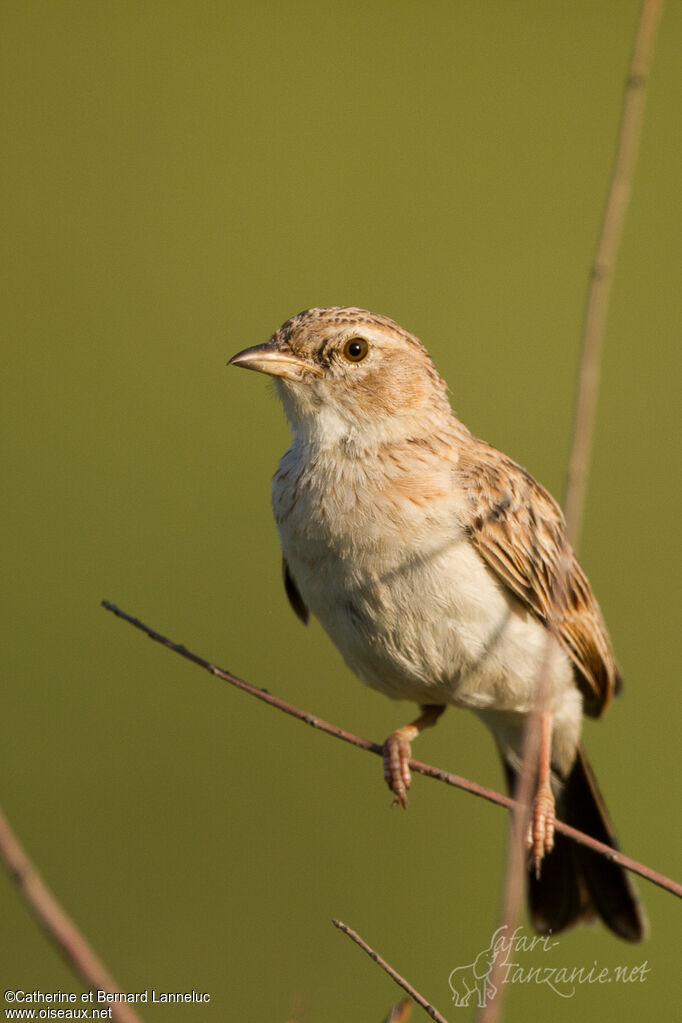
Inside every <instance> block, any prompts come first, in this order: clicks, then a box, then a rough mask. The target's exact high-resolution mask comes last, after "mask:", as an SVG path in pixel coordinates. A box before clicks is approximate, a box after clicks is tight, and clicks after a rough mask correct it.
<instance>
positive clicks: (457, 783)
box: [102, 600, 682, 898]
mask: <svg viewBox="0 0 682 1023" xmlns="http://www.w3.org/2000/svg"><path fill="white" fill-rule="evenodd" d="M102 607H104V608H106V610H107V611H111V612H112V614H115V615H116V617H117V618H122V619H123V620H124V621H126V622H128V623H129V624H130V625H133V626H134V627H135V628H136V629H139V630H140V631H141V632H144V633H145V635H147V636H149V638H150V639H153V640H154V641H155V642H157V643H161V645H162V646H165V647H167V649H168V650H172V651H173V652H174V653H176V654H180V656H181V657H185V658H187V660H189V661H192V662H193V663H194V664H198V665H199V667H200V668H204V669H205V670H206V671H208V672H210V673H211V675H215V677H216V678H219V679H222V681H223V682H229V683H230V685H233V686H236V687H237V688H238V689H241V690H243V691H244V692H245V693H249V694H250V695H251V696H255V697H256V699H257V700H262V701H263V702H264V703H267V704H269V705H270V706H271V707H276V708H277V709H278V710H281V711H283V712H284V713H285V714H289V715H291V716H292V717H294V718H297V719H298V720H299V721H303V722H304V723H305V724H307V725H310V726H311V727H312V728H316V729H317V730H318V731H320V732H326V733H327V735H333V736H335V738H337V739H342V740H343V742H348V743H350V745H351V746H356V747H357V748H358V749H362V750H366V751H367V752H368V753H374V754H376V755H377V756H381V755H382V746H381V745H379V744H378V743H376V742H370V741H369V739H363V738H361V737H360V736H359V735H355V734H354V733H353V732H347V731H346V730H345V729H343V728H339V727H338V726H337V725H332V724H330V723H329V722H328V721H324V720H323V719H322V718H319V717H317V716H316V715H315V714H311V713H310V712H309V711H306V710H301V709H300V708H299V707H295V706H294V705H293V704H291V703H287V702H286V701H285V700H282V699H280V698H279V697H278V696H273V695H272V694H271V693H269V692H268V691H267V689H259V688H257V686H252V685H250V684H249V683H248V682H244V681H243V680H242V679H240V678H237V676H236V675H233V674H231V672H229V671H225V670H224V669H223V668H218V667H217V666H216V665H215V664H212V663H211V662H210V661H207V660H206V658H204V657H200V656H199V654H195V653H193V652H192V651H191V650H188V649H187V647H185V646H184V645H183V644H182V643H174V642H173V641H172V640H170V639H168V638H167V637H166V636H164V635H162V634H161V633H160V632H157V631H156V629H152V628H150V626H148V625H145V624H144V622H141V621H140V619H139V618H134V617H133V616H132V615H129V614H127V612H125V611H122V610H121V608H120V607H117V606H116V604H112V603H111V602H110V601H108V600H103V601H102ZM410 770H412V771H413V772H414V773H415V774H422V775H424V776H425V777H427V778H435V779H437V780H438V781H442V782H445V784H446V785H452V786H454V787H455V788H458V789H463V790H464V791H465V792H471V793H472V794H473V795H475V796H480V797H481V798H483V799H487V800H488V801H489V802H491V803H497V804H498V806H504V807H506V808H507V809H508V810H509V809H512V808H513V807H515V806H517V803H516V801H515V800H513V799H510V797H509V796H504V795H502V793H501V792H495V791H494V790H493V789H489V788H486V786H485V785H479V784H478V782H475V781H469V779H468V778H463V777H461V775H457V774H451V773H450V772H449V771H444V770H443V769H442V768H440V767H433V766H432V765H431V764H424V763H422V762H421V761H420V760H410ZM556 830H557V831H560V832H561V833H562V834H564V835H566V836H568V838H571V839H573V841H574V842H579V843H580V844H581V845H584V846H587V848H588V849H592V850H594V852H596V853H599V854H600V855H601V856H605V857H606V858H607V859H609V860H613V862H614V863H620V865H621V866H623V867H625V868H626V869H627V870H632V871H633V872H634V873H635V874H639V875H640V877H644V878H646V880H647V881H651V882H653V884H657V885H658V886H659V887H660V888H665V890H666V891H669V892H671V893H672V894H673V895H677V897H678V898H682V885H681V884H678V883H677V882H676V881H672V880H671V879H670V878H669V877H665V876H664V875H663V874H661V873H659V872H658V871H656V870H652V869H651V868H650V867H646V866H644V864H642V863H638V862H637V861H636V860H633V859H631V858H630V857H629V856H624V855H623V853H621V852H618V851H617V850H616V849H612V848H611V846H609V845H604V843H603V842H598V841H597V839H596V838H592V837H591V836H590V835H585V834H583V832H582V831H578V830H577V829H576V828H572V827H571V826H570V825H568V824H564V822H563V821H557V822H556Z"/></svg>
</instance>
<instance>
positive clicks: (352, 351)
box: [341, 337, 369, 362]
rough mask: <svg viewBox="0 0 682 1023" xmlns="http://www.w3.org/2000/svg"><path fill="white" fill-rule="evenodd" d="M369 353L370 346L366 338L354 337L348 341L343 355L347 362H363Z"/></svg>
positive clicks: (342, 352)
mask: <svg viewBox="0 0 682 1023" xmlns="http://www.w3.org/2000/svg"><path fill="white" fill-rule="evenodd" d="M368 352H369V344H368V342H367V341H365V339H364V337H352V338H350V340H349V341H346V343H345V345H344V346H343V349H342V351H341V354H342V355H343V357H344V359H345V360H346V361H347V362H362V360H363V359H364V358H365V357H366V356H367V353H368Z"/></svg>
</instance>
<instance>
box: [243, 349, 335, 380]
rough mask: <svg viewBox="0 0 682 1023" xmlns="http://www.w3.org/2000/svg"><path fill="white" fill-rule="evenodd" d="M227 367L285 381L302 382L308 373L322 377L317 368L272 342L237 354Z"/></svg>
mask: <svg viewBox="0 0 682 1023" xmlns="http://www.w3.org/2000/svg"><path fill="white" fill-rule="evenodd" d="M227 365H228V366H241V368H242V369H254V370H256V372H257V373H268V374H269V375H270V376H272V377H285V378H286V379H287V380H302V379H303V377H304V376H305V375H306V374H308V373H314V374H315V376H318V377H320V376H322V371H321V370H320V369H319V368H318V367H317V366H314V365H313V364H312V363H310V362H306V360H305V359H301V358H299V356H297V355H294V354H293V352H287V351H284V350H282V348H280V347H279V345H277V344H275V343H274V342H272V341H267V342H266V343H265V344H264V345H254V346H253V348H245V349H244V351H242V352H237V354H236V355H233V356H232V358H231V359H230V361H229V362H228V364H227Z"/></svg>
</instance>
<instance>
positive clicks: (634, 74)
mask: <svg viewBox="0 0 682 1023" xmlns="http://www.w3.org/2000/svg"><path fill="white" fill-rule="evenodd" d="M662 9H663V0H643V3H642V8H641V13H640V18H639V24H638V26H637V31H636V34H635V43H634V47H633V52H632V57H631V59H630V66H629V68H628V75H627V79H626V83H625V94H624V98H623V106H622V110H621V118H620V126H619V132H618V144H617V148H616V157H615V161H614V165H613V171H612V174H611V183H610V186H609V190H608V194H607V199H606V206H605V209H604V217H603V222H602V226H601V232H600V236H599V242H598V244H597V252H596V256H595V260H594V265H593V267H592V271H591V274H590V281H589V287H588V293H587V301H586V306H585V316H584V320H583V331H582V358H581V363H580V373H579V377H578V388H577V397H576V407H575V416H574V423H573V443H572V446H571V453H570V456H569V463H568V472H567V476H566V493H565V501H564V506H565V512H566V528H567V533H568V537H569V540H570V541H571V543H572V545H573V547H574V548H576V549H577V547H578V542H579V540H580V531H581V527H582V520H583V512H584V508H585V495H586V492H587V476H588V468H589V463H590V456H591V453H592V445H593V437H594V424H595V410H596V403H597V391H598V386H599V371H600V366H601V356H602V349H603V343H604V325H605V323H606V314H607V311H608V303H609V296H610V292H611V282H612V279H613V270H614V266H615V262H616V255H617V252H618V245H619V243H620V238H621V235H622V231H623V224H624V221H625V214H626V212H627V207H628V203H629V200H630V193H631V190H632V180H633V176H634V169H635V163H636V160H637V151H638V148H639V139H640V135H641V129H642V120H643V116H644V101H645V95H646V84H647V79H648V77H649V71H650V68H651V61H652V58H653V52H654V45H655V41H656V34H657V30H658V25H659V22H660V17H661V11H662ZM548 650H549V642H548ZM544 676H546V665H544V666H543V668H542V669H541V671H540V677H539V679H538V697H537V706H536V713H535V714H534V715H533V717H532V718H531V720H530V722H529V725H528V729H527V733H528V735H527V740H528V741H527V742H526V744H525V750H524V757H523V765H522V770H521V778H520V789H521V790H522V791H523V795H521V793H519V799H520V802H521V803H522V804H524V802H525V800H526V798H527V797H526V795H525V790H526V788H527V787H529V786H530V782H531V780H532V778H533V777H534V767H535V763H536V758H537V751H536V747H538V746H539V738H538V737H537V736H536V735H535V734H533V733H536V730H537V728H538V724H537V722H538V719H539V714H538V713H537V712H538V710H539V708H540V707H541V704H542V689H543V677H544ZM516 816H517V815H516V814H514V817H516ZM558 830H561V829H560V828H558ZM521 841H523V834H521V835H519V833H518V828H515V827H514V825H512V835H511V838H510V849H509V859H508V864H507V875H506V883H505V895H504V909H503V913H502V923H503V924H506V925H507V927H508V929H509V931H512V930H513V929H514V926H515V923H516V921H517V919H518V916H519V912H520V904H521V894H522V891H523V873H524V865H523V861H522V859H521V856H520V849H521V846H520V842H521ZM496 966H497V963H496V964H495V966H494V967H493V975H492V977H491V981H492V983H493V984H495V983H496V976H495V974H496V973H497V972H499V971H497V970H496V969H495V967H496ZM501 1005H502V986H501V985H500V984H497V985H496V993H495V995H494V996H493V998H491V999H490V1000H489V1001H488V1003H487V1005H486V1006H485V1008H484V1009H483V1010H482V1011H481V1013H480V1014H479V1017H478V1019H479V1023H495V1021H496V1020H497V1019H498V1018H499V1014H500V1011H501Z"/></svg>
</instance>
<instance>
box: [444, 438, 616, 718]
mask: <svg viewBox="0 0 682 1023" xmlns="http://www.w3.org/2000/svg"><path fill="white" fill-rule="evenodd" d="M455 471H456V473H457V475H458V478H459V481H460V484H461V485H462V487H463V488H464V492H465V493H466V495H467V497H468V499H469V502H470V512H471V518H470V521H469V523H468V532H469V535H470V537H471V540H472V542H473V543H474V544H475V546H476V548H477V549H478V551H479V552H480V553H481V555H482V556H483V557H484V558H485V560H486V562H487V563H488V565H489V566H490V567H491V568H492V569H493V571H494V572H495V573H496V574H497V575H498V576H499V578H500V579H501V581H502V582H503V583H505V584H506V585H507V586H508V587H509V588H510V589H511V590H512V591H513V592H514V593H515V594H516V596H517V597H519V599H520V600H521V601H522V602H523V603H524V604H525V605H526V606H527V607H528V608H529V609H530V610H531V611H532V612H533V614H535V615H536V616H537V617H538V618H539V619H540V620H541V621H543V622H545V624H547V625H548V626H550V627H551V628H553V629H554V630H555V631H556V635H557V638H558V640H559V642H560V643H561V645H562V646H563V647H564V649H565V650H566V653H567V654H568V655H569V657H570V658H571V660H572V661H573V663H574V665H575V667H576V668H577V681H578V684H579V686H580V689H581V692H582V694H583V698H584V706H585V712H586V713H587V714H590V715H591V716H594V717H597V716H598V715H599V714H601V713H602V711H603V710H605V709H606V707H607V705H608V703H609V700H610V699H611V696H612V694H613V693H614V692H615V691H617V690H618V688H619V687H620V684H621V681H620V675H619V673H618V667H617V665H616V662H615V658H614V654H613V649H612V647H611V641H610V639H609V634H608V632H607V629H606V625H605V623H604V619H603V617H602V613H601V611H600V609H599V605H598V604H597V601H596V600H595V597H594V594H593V593H592V590H591V588H590V584H589V582H588V581H587V578H586V576H585V573H584V572H583V570H582V569H581V567H580V565H579V564H578V561H577V559H576V557H575V554H574V553H573V550H572V548H571V546H570V544H569V543H568V540H567V538H566V524H565V521H564V517H563V514H562V512H561V509H560V508H559V506H558V505H557V503H556V501H554V499H553V498H552V497H550V495H549V494H548V493H547V491H546V490H545V489H544V488H543V487H541V486H540V484H539V483H538V482H537V481H536V480H534V479H533V477H532V476H531V475H530V474H529V473H527V472H526V470H525V469H522V468H521V466H519V465H517V464H516V463H515V462H512V461H511V459H509V458H507V457H506V456H505V455H503V454H501V453H500V452H499V451H496V450H495V448H492V447H490V446H489V445H488V444H485V443H484V442H483V441H475V442H474V446H473V448H472V450H471V451H466V450H465V451H462V452H461V453H460V460H459V462H458V464H457V468H456V470H455Z"/></svg>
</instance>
